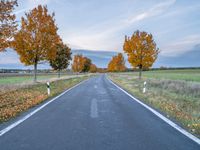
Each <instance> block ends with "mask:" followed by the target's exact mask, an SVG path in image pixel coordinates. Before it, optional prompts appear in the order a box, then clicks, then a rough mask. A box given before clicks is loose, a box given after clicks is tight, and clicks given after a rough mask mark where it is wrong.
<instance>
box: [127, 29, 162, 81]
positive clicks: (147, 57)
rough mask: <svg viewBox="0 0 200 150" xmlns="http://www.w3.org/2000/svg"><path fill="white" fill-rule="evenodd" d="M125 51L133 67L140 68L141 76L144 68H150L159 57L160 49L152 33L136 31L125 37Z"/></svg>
mask: <svg viewBox="0 0 200 150" xmlns="http://www.w3.org/2000/svg"><path fill="white" fill-rule="evenodd" d="M123 49H124V52H125V53H127V55H128V61H129V63H130V64H131V65H132V67H133V68H139V70H140V74H139V78H141V75H142V70H143V69H148V68H150V67H151V66H152V65H153V63H154V62H155V60H156V59H157V56H158V53H159V49H158V48H157V46H156V43H155V41H154V39H153V36H152V34H148V33H147V32H144V31H142V32H140V31H135V32H134V33H133V35H132V36H131V37H127V36H126V37H125V41H124V45H123Z"/></svg>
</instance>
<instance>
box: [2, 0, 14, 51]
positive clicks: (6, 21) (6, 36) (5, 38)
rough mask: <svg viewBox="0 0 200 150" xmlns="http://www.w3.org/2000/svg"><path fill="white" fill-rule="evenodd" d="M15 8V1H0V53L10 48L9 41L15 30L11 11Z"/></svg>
mask: <svg viewBox="0 0 200 150" xmlns="http://www.w3.org/2000/svg"><path fill="white" fill-rule="evenodd" d="M15 6H17V0H1V1H0V52H1V51H4V50H5V49H6V48H8V47H11V43H12V42H11V39H12V38H13V34H14V33H15V32H16V30H17V24H16V21H15V18H16V17H15V15H14V14H13V10H14V8H15Z"/></svg>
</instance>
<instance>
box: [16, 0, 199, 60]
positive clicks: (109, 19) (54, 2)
mask: <svg viewBox="0 0 200 150" xmlns="http://www.w3.org/2000/svg"><path fill="white" fill-rule="evenodd" d="M18 4H19V6H18V7H17V8H16V9H15V12H14V13H15V14H16V16H17V20H18V21H19V23H20V20H21V17H22V16H24V13H25V12H28V11H30V10H31V9H33V8H34V7H36V6H37V5H39V4H42V5H47V7H48V9H49V11H50V12H51V13H52V12H55V19H56V24H57V26H58V28H59V30H58V33H59V35H60V36H61V37H62V39H63V41H64V43H66V44H68V45H69V46H70V47H71V48H72V49H86V50H93V51H95V50H96V51H97V50H101V51H116V52H122V51H123V48H122V47H123V42H124V37H125V35H128V36H131V35H132V34H133V32H134V31H136V30H140V31H146V32H148V33H151V34H152V35H153V37H154V39H155V42H156V43H157V45H158V47H159V48H160V50H161V53H160V55H161V56H167V57H176V56H178V55H182V54H184V53H188V52H190V51H191V50H192V49H193V48H194V47H195V46H196V45H199V44H200V19H199V18H200V11H199V10H200V0H18Z"/></svg>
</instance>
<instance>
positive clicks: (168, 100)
mask: <svg viewBox="0 0 200 150" xmlns="http://www.w3.org/2000/svg"><path fill="white" fill-rule="evenodd" d="M109 77H110V78H111V79H112V80H113V81H114V82H115V83H117V84H118V85H120V86H121V87H122V88H124V89H126V90H127V91H128V92H130V93H131V94H133V95H134V96H135V97H137V98H139V99H140V100H142V101H144V102H145V103H147V104H149V105H151V106H152V107H154V108H155V109H158V110H160V111H162V112H163V113H164V114H165V115H166V116H167V117H170V118H171V119H173V120H176V121H177V122H179V123H180V125H181V126H183V127H184V128H186V129H187V130H189V131H190V132H191V133H193V134H195V135H197V136H198V137H200V99H199V98H200V84H199V83H192V82H187V81H175V80H169V79H145V81H147V92H146V93H145V94H143V93H142V89H143V82H144V79H143V80H141V81H140V80H138V79H137V78H135V77H134V76H132V75H131V74H130V73H129V74H123V73H122V74H120V73H115V74H114V73H113V74H109Z"/></svg>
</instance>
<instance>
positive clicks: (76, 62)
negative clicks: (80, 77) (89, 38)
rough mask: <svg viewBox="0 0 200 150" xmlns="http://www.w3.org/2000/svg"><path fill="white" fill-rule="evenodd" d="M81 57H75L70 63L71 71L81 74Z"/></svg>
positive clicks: (82, 64)
mask: <svg viewBox="0 0 200 150" xmlns="http://www.w3.org/2000/svg"><path fill="white" fill-rule="evenodd" d="M83 59H84V58H83V56H82V55H79V54H78V55H75V56H74V59H73V63H72V70H73V71H74V72H82V70H83V67H84V61H83Z"/></svg>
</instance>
